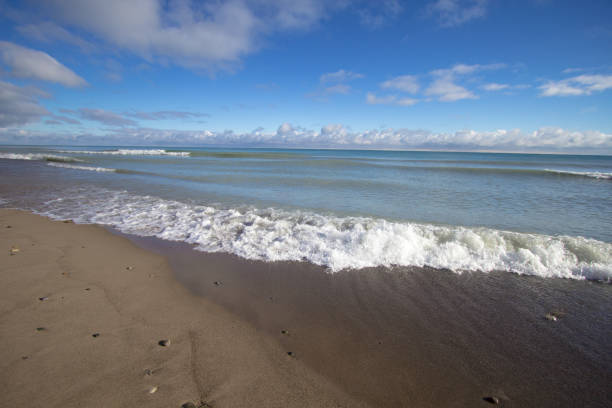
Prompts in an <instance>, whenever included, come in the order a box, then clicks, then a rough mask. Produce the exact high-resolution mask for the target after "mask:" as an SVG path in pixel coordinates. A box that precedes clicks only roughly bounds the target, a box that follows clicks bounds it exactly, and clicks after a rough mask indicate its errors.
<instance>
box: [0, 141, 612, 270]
mask: <svg viewBox="0 0 612 408" xmlns="http://www.w3.org/2000/svg"><path fill="white" fill-rule="evenodd" d="M26 159H28V160H26ZM17 169H18V171H17ZM93 170H95V171H93ZM0 172H1V173H0V174H2V175H3V183H4V184H3V194H2V195H0V198H2V199H3V200H4V204H3V205H4V206H11V205H12V206H21V207H28V208H30V209H34V210H36V211H39V212H44V213H47V214H49V215H52V216H57V217H66V218H76V219H80V220H81V221H82V222H98V223H107V224H110V225H114V226H116V227H118V228H120V229H122V228H123V229H124V230H126V231H129V232H136V233H141V234H143V235H157V236H161V237H164V235H165V238H167V239H178V240H184V241H187V242H193V243H196V244H198V245H199V246H200V249H203V250H220V251H226V252H233V253H236V254H238V255H241V256H245V257H247V258H254V259H269V260H279V259H306V260H310V261H312V262H315V263H319V264H326V265H328V266H330V268H331V269H333V270H338V269H343V268H346V267H349V268H350V267H361V266H370V265H393V264H428V265H432V266H438V267H447V268H450V269H453V270H461V269H480V270H486V269H499V268H506V269H508V270H512V271H514V272H519V273H532V274H538V275H543V276H548V275H550V276H573V277H576V276H577V277H581V276H587V277H589V276H590V275H592V276H595V277H597V278H602V277H603V278H606V277H609V276H611V275H610V274H611V273H612V272H611V271H612V268H611V267H610V266H611V264H612V260H611V259H610V255H611V254H612V252H611V250H610V243H611V242H612V157H609V156H582V155H532V154H507V153H456V152H404V151H356V150H289V149H267V150H262V149H204V148H197V149H193V148H189V149H176V148H172V149H171V148H166V149H165V150H164V149H161V148H141V147H138V148H136V147H134V148H124V147H121V148H119V147H116V148H113V147H110V148H109V147H104V148H83V147H46V148H33V147H4V148H0ZM24 178H26V179H27V180H28V181H27V183H29V184H32V185H34V186H36V188H34V189H29V190H27V191H23V190H24V189H23V187H21V188H20V187H18V186H17V184H16V183H17V181H20V182H21V183H23V180H24ZM7 191H10V193H7ZM59 198H61V200H59V201H58V199H59ZM53 200H55V201H53ZM143 203H146V205H147V206H148V207H146V208H141V205H142V204H143ZM207 213H208V215H207ZM232 214H233V215H232ZM185 217H187V218H185ZM232 217H234V218H232ZM137 219H139V220H140V224H139V223H138V222H137V221H136V220H137ZM239 230H240V231H239ZM470 234H473V235H474V236H470ZM230 241H233V243H232V242H230ZM241 241H242V242H241ZM243 244H244V245H243ZM277 244H278V248H277V249H278V251H274V248H271V247H274V245H277ZM265 246H267V247H265ZM454 246H456V247H454ZM524 250H527V251H529V252H530V254H525V253H524V252H525V251H524ZM547 271H548V272H547Z"/></svg>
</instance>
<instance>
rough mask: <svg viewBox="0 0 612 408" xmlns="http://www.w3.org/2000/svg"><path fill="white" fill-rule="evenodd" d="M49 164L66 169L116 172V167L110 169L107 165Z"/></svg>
mask: <svg viewBox="0 0 612 408" xmlns="http://www.w3.org/2000/svg"><path fill="white" fill-rule="evenodd" d="M47 164H48V165H49V166H53V167H61V168H65V169H74V170H89V171H97V172H115V171H116V170H115V169H109V168H106V167H92V166H77V165H74V164H66V163H47Z"/></svg>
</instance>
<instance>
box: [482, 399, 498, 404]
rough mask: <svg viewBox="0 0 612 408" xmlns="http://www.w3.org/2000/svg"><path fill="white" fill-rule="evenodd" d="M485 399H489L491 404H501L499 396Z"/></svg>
mask: <svg viewBox="0 0 612 408" xmlns="http://www.w3.org/2000/svg"><path fill="white" fill-rule="evenodd" d="M483 400H485V401H487V402H488V403H489V404H494V405H497V404H499V398H497V397H484V398H483Z"/></svg>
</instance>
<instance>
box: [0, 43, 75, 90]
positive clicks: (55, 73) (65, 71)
mask: <svg viewBox="0 0 612 408" xmlns="http://www.w3.org/2000/svg"><path fill="white" fill-rule="evenodd" d="M0 58H1V59H2V62H3V63H4V64H5V65H6V66H8V67H9V68H10V69H11V74H12V75H14V76H16V77H21V78H32V79H38V80H42V81H49V82H56V83H60V84H62V85H65V86H71V87H77V86H83V85H86V84H87V82H86V81H85V80H84V79H83V78H81V77H80V76H78V75H77V74H75V73H74V72H72V71H71V70H70V69H69V68H66V67H65V66H64V65H62V64H61V63H59V62H58V61H57V60H56V59H55V58H53V57H51V56H50V55H49V54H47V53H44V52H42V51H36V50H32V49H30V48H25V47H21V46H19V45H17V44H13V43H10V42H7V41H0Z"/></svg>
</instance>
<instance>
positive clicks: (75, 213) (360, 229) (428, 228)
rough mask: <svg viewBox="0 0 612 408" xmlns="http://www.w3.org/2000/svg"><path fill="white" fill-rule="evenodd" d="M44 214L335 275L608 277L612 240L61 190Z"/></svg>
mask: <svg viewBox="0 0 612 408" xmlns="http://www.w3.org/2000/svg"><path fill="white" fill-rule="evenodd" d="M42 212H43V214H45V215H48V216H51V217H55V218H60V219H61V218H71V219H75V221H77V222H83V223H97V224H105V225H111V226H113V227H115V228H117V229H119V230H121V231H123V232H126V233H132V234H137V235H143V236H156V237H159V238H162V239H167V240H173V241H184V242H187V243H191V244H195V245H196V248H197V249H199V250H202V251H207V252H227V253H232V254H235V255H238V256H241V257H244V258H247V259H256V260H265V261H309V262H312V263H314V264H318V265H324V266H327V267H328V268H329V270H330V271H332V272H335V271H340V270H343V269H356V268H364V267H376V266H395V265H399V266H410V265H412V266H425V265H427V266H431V267H434V268H444V269H450V270H452V271H455V272H457V273H460V272H462V271H485V272H486V271H493V270H501V271H510V272H514V273H518V274H528V275H536V276H540V277H545V278H547V277H561V278H572V279H592V280H603V281H608V282H609V281H610V280H612V244H610V243H605V242H601V241H597V240H593V239H587V238H582V237H570V236H548V235H539V234H526V233H518V232H510V231H500V230H494V229H489V228H467V227H460V226H439V225H427V224H417V223H407V222H406V223H404V222H390V221H386V220H383V219H376V218H368V217H361V218H359V217H333V216H325V215H321V214H315V213H310V212H302V211H284V210H277V209H265V210H262V209H253V208H250V209H238V208H225V209H223V208H214V207H210V206H202V205H195V204H188V203H182V202H178V201H171V200H164V199H160V198H156V197H152V196H139V195H132V194H129V193H127V192H118V191H110V190H105V189H91V188H87V189H80V190H74V191H69V192H63V193H62V196H61V198H58V199H57V200H50V201H48V202H47V203H46V204H45V205H44V207H43V208H42Z"/></svg>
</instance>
